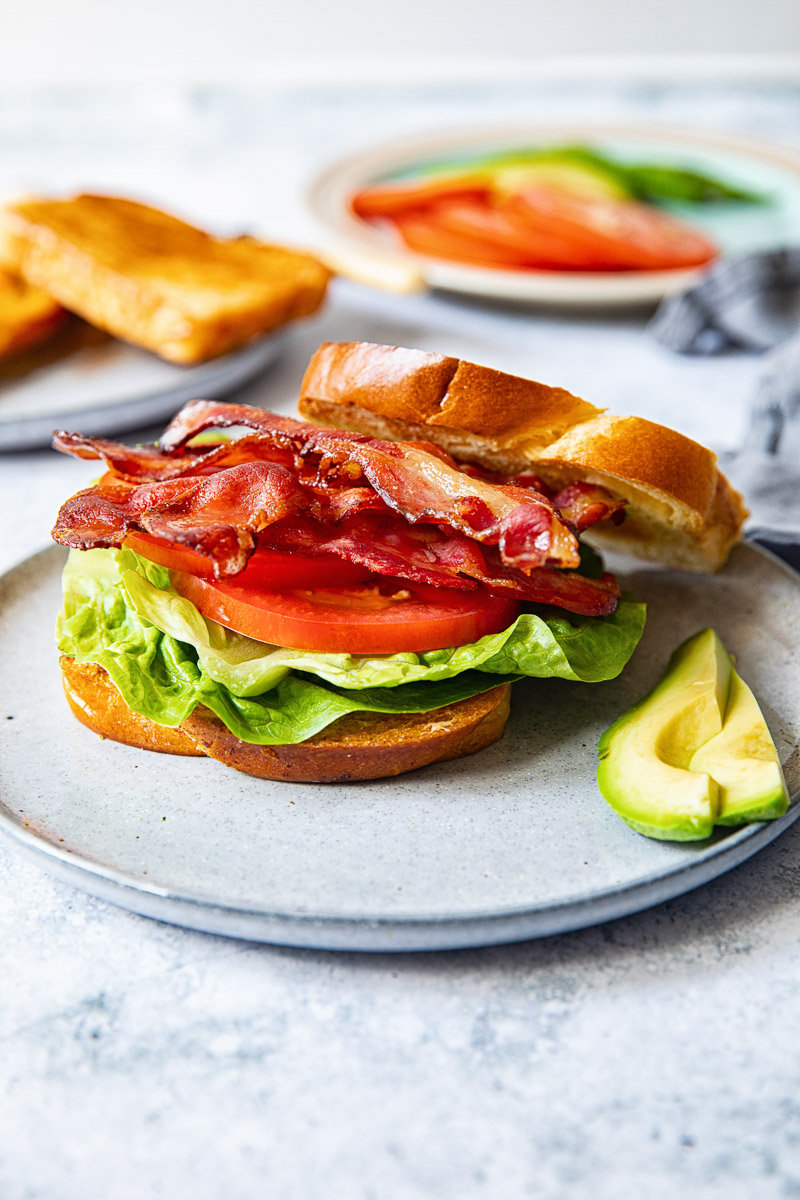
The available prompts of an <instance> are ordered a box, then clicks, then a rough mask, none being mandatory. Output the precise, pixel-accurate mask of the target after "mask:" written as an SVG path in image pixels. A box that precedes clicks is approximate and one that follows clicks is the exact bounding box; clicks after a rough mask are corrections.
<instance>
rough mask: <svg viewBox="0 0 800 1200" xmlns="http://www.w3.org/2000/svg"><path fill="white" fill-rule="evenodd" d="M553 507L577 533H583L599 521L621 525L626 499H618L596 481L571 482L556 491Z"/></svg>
mask: <svg viewBox="0 0 800 1200" xmlns="http://www.w3.org/2000/svg"><path fill="white" fill-rule="evenodd" d="M552 500H553V507H554V508H557V509H558V511H559V512H560V513H561V516H562V517H563V518H564V520H565V521H566V522H567V524H568V525H570V526H571V527H572V528H573V529H574V530H575V532H576V533H582V532H583V530H584V529H588V528H589V526H590V525H596V524H597V522H598V521H609V520H610V521H611V522H612V523H613V524H614V525H619V523H620V521H622V520H623V518H624V516H625V501H624V500H621V499H617V498H616V497H615V496H612V495H611V494H610V492H607V491H606V489H605V488H603V487H599V486H598V485H597V484H594V483H571V484H569V486H568V487H565V488H562V489H561V491H560V492H556V494H555V496H553V498H552Z"/></svg>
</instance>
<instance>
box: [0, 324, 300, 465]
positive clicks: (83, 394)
mask: <svg viewBox="0 0 800 1200" xmlns="http://www.w3.org/2000/svg"><path fill="white" fill-rule="evenodd" d="M86 329H87V327H85V326H82V325H81V326H80V327H79V328H78V329H77V332H76V331H75V330H74V329H70V330H69V331H66V334H65V336H68V337H69V338H71V339H72V341H71V343H70V344H69V345H68V346H67V347H66V349H67V351H68V352H67V353H65V354H64V355H63V357H59V356H58V347H56V348H55V350H54V351H53V356H52V357H51V348H49V347H46V346H45V347H42V348H41V349H40V350H39V351H35V352H33V351H32V352H31V354H30V355H29V356H28V357H29V359H30V362H31V369H30V370H25V371H24V372H20V371H18V370H17V369H16V367H17V364H15V363H11V364H6V365H5V366H4V367H2V368H0V450H31V449H36V448H37V447H39V446H49V445H50V438H51V436H52V433H53V430H54V429H57V428H60V429H63V428H65V427H72V428H74V427H76V426H78V427H79V428H80V430H81V432H82V433H84V434H86V435H87V436H88V437H96V436H105V437H111V436H115V435H117V434H121V433H127V432H129V431H130V430H132V429H144V428H145V427H146V426H148V425H153V424H156V423H158V422H159V421H162V420H164V419H165V418H167V417H171V416H172V415H173V413H174V412H175V411H176V410H177V409H179V408H180V406H181V405H182V404H184V403H185V402H186V401H187V400H196V399H197V397H198V396H202V397H203V398H204V399H207V400H214V399H218V398H219V397H221V396H227V395H229V394H230V393H231V392H233V391H235V390H236V389H237V388H239V387H242V386H243V385H244V384H245V383H247V382H248V381H249V380H250V379H253V378H254V377H255V376H256V375H259V374H260V373H261V372H262V371H264V370H266V368H267V367H268V366H269V365H270V364H271V363H272V362H274V360H275V359H276V358H277V356H278V354H279V352H280V350H281V347H282V344H283V336H284V335H283V332H282V331H281V332H279V333H275V334H270V335H269V336H267V337H265V338H259V340H258V341H257V342H251V343H250V345H248V346H244V347H243V348H242V349H241V350H236V351H234V353H232V354H226V355H223V357H222V358H215V359H212V361H211V362H207V363H200V364H199V365H198V366H195V367H179V366H177V365H176V364H175V363H168V362H165V361H164V360H163V359H161V358H157V357H156V355H155V354H148V353H147V351H146V350H139V349H137V348H136V347H135V346H130V345H128V343H127V342H120V341H117V340H116V339H115V338H106V337H104V336H103V335H100V334H97V332H96V331H91V333H90V335H89V336H88V337H86V338H85V339H84V342H83V344H81V334H82V331H86ZM26 365H27V360H26V362H25V363H23V364H22V366H26Z"/></svg>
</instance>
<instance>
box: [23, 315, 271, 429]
mask: <svg viewBox="0 0 800 1200" xmlns="http://www.w3.org/2000/svg"><path fill="white" fill-rule="evenodd" d="M286 335H287V329H286V327H285V326H281V327H279V328H277V329H274V330H271V331H270V332H269V333H266V334H264V335H263V336H261V337H258V338H254V339H252V340H251V341H250V342H248V343H246V344H245V345H244V346H240V347H239V348H238V349H236V350H232V351H231V352H230V353H229V354H222V355H220V356H219V357H218V358H213V359H209V360H208V361H206V362H203V363H194V364H191V365H189V366H188V368H187V371H186V374H185V375H184V376H183V377H182V378H180V379H176V380H175V382H174V383H173V384H171V385H170V386H169V387H162V388H158V387H156V388H153V389H152V390H149V391H147V392H142V393H141V395H139V396H133V397H128V398H127V399H123V400H119V401H116V402H112V403H105V404H103V403H100V404H96V405H93V406H92V407H91V408H79V409H70V410H65V411H62V412H57V413H52V414H47V413H40V414H38V415H36V416H32V417H11V418H8V419H4V418H3V417H2V397H1V396H0V453H4V452H8V451H18V450H34V449H41V448H44V447H47V446H49V445H50V439H51V437H52V435H53V431H54V429H56V428H63V427H64V425H63V422H69V421H80V423H81V426H82V427H83V430H84V432H85V433H86V435H87V436H102V435H104V434H106V435H107V434H112V435H113V434H121V433H130V432H131V431H132V430H136V429H145V428H147V426H148V425H149V424H152V423H153V422H155V421H159V420H162V419H163V418H165V417H167V416H170V415H171V414H172V412H174V411H175V410H176V409H177V408H179V407H180V405H181V404H184V403H186V401H187V400H188V399H191V398H193V396H192V393H194V392H196V391H208V392H209V398H212V399H213V398H215V397H219V396H223V395H226V394H227V393H228V392H232V391H235V390H236V389H237V388H239V387H242V386H244V384H246V383H247V382H248V381H249V380H251V379H252V378H253V377H254V376H255V375H257V374H259V373H260V372H261V371H262V370H266V369H267V368H268V367H269V366H271V365H272V363H274V362H275V360H276V358H277V357H278V356H279V355H280V354H281V352H282V350H283V348H284V344H285V340H286ZM115 340H116V341H120V340H121V339H119V338H117V339H115ZM122 344H123V345H126V344H127V343H122ZM132 349H134V350H142V347H140V346H133V347H132ZM153 357H157V356H155V355H154V356H153ZM169 365H171V366H180V365H181V364H178V363H171V364H169ZM45 369H46V368H45ZM201 372H205V373H206V374H205V377H203V378H201V379H200V380H199V382H198V380H197V376H198V375H199V374H200V373H201Z"/></svg>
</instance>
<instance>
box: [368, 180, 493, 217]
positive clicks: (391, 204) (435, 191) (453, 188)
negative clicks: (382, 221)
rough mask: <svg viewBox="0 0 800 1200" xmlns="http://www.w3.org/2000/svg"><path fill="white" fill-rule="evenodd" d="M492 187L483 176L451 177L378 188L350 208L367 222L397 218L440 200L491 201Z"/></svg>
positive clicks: (393, 184)
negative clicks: (481, 199) (382, 218)
mask: <svg viewBox="0 0 800 1200" xmlns="http://www.w3.org/2000/svg"><path fill="white" fill-rule="evenodd" d="M490 192H491V187H490V184H489V182H488V180H487V179H486V178H482V177H481V176H480V175H458V176H455V175H451V176H444V177H440V178H437V179H428V180H408V181H406V182H401V183H384V184H380V183H379V184H376V185H375V186H374V187H368V188H364V190H363V191H360V192H357V193H356V195H355V196H353V199H352V200H351V201H350V206H351V208H352V210H353V212H354V213H355V214H356V216H357V217H361V218H362V219H363V220H365V221H369V220H374V219H376V218H379V217H395V216H400V215H402V214H403V213H408V212H412V211H414V210H416V209H420V208H427V207H428V205H430V204H435V203H436V201H437V200H449V199H453V198H457V199H467V198H469V199H479V198H481V197H483V198H484V199H488V197H489V195H490Z"/></svg>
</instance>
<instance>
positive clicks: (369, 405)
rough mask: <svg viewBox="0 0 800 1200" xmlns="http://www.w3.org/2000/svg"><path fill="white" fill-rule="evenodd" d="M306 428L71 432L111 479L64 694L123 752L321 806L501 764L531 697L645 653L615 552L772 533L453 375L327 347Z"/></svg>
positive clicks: (550, 391) (600, 434)
mask: <svg viewBox="0 0 800 1200" xmlns="http://www.w3.org/2000/svg"><path fill="white" fill-rule="evenodd" d="M300 408H301V413H302V415H303V416H304V417H313V418H314V421H313V422H312V421H309V420H296V419H293V418H290V417H285V416H279V415H276V414H272V413H268V412H264V411H263V410H261V409H258V408H253V407H249V406H246V405H240V404H222V403H214V402H206V401H196V402H193V403H191V404H188V405H186V406H185V407H184V408H183V409H182V410H181V412H180V413H178V415H177V416H176V417H175V418H174V420H173V421H172V422H171V424H170V425H169V426H168V428H167V430H166V431H165V433H164V434H163V436H162V437H161V439H160V441H159V442H158V443H157V444H153V445H146V446H139V447H128V446H124V445H121V444H118V443H113V442H108V441H104V440H102V439H97V438H86V437H82V436H80V435H79V434H70V433H66V432H61V433H58V434H56V436H55V440H54V445H55V447H56V448H57V449H59V450H61V451H64V452H66V453H69V454H73V455H76V456H78V457H81V458H88V459H98V460H100V461H101V462H102V463H103V465H104V468H105V470H104V473H103V474H102V475H101V476H100V478H99V479H98V481H97V482H96V483H95V484H94V485H93V486H92V487H90V488H87V489H85V490H84V491H82V492H79V493H78V494H77V495H76V496H74V497H72V499H70V500H68V501H67V502H66V503H65V504H64V505H63V506H62V508H61V510H60V512H59V515H58V520H57V522H56V525H55V528H54V530H53V536H54V538H55V540H56V541H58V542H60V543H61V544H62V545H65V546H68V547H70V555H69V558H68V561H67V565H66V567H65V571H64V604H63V609H62V611H61V614H60V616H59V621H58V633H57V638H58V646H59V649H60V651H61V655H62V657H61V667H62V673H63V680H64V687H65V691H66V695H67V699H68V701H69V704H70V707H71V708H72V711H73V712H74V713H75V715H76V716H77V717H78V719H79V720H80V721H81V722H83V724H85V725H87V726H88V727H89V728H91V729H93V730H94V731H95V732H96V733H99V734H101V735H102V736H104V737H109V738H113V739H115V740H117V741H120V742H124V743H127V744H129V745H134V746H139V747H144V748H147V749H152V750H160V751H166V752H170V753H175V754H190V755H207V756H209V757H211V758H215V759H217V760H219V761H221V762H223V763H226V764H227V765H229V766H232V767H234V768H236V769H238V770H241V771H244V772H247V773H249V774H253V775H257V776H261V777H263V778H269V779H281V780H287V781H294V782H330V781H342V780H358V779H372V778H379V777H382V776H389V775H396V774H400V773H401V772H404V771H408V770H412V769H414V768H417V767H421V766H424V765H426V764H428V763H432V762H438V761H443V760H445V759H452V758H457V757H461V756H463V755H466V754H471V753H474V752H476V751H478V750H481V749H483V748H484V747H486V746H488V745H489V744H491V743H492V742H494V741H496V740H497V739H498V738H499V737H500V736H501V735H502V732H503V727H504V725H505V720H506V717H507V715H508V710H509V701H510V693H511V691H512V689H513V685H514V683H515V682H516V681H517V680H519V679H521V678H523V677H525V676H533V677H548V676H557V677H561V678H564V679H569V680H574V681H581V682H586V683H595V682H600V681H602V680H605V679H611V678H614V677H615V676H616V675H617V674H619V672H620V671H621V670H622V669H623V667H624V666H625V663H626V662H627V661H628V659H629V658H630V656H631V654H632V653H633V651H634V649H635V647H636V644H637V642H638V640H639V638H640V636H641V633H642V630H643V626H644V619H645V613H644V606H643V605H641V604H639V603H637V602H636V601H635V600H634V599H633V598H631V597H628V596H624V595H621V593H620V586H619V583H618V581H617V579H616V578H615V577H614V576H613V575H612V574H611V573H609V572H607V571H605V570H604V568H603V564H602V561H601V559H600V557H599V555H598V554H597V552H596V550H594V549H592V546H591V545H590V544H589V542H590V540H591V541H592V542H593V543H597V544H603V545H614V544H619V545H620V546H621V547H622V548H624V549H626V550H629V551H630V550H632V551H634V552H636V553H641V554H644V555H645V556H647V557H651V558H654V557H661V558H662V559H663V560H664V561H666V562H669V563H671V564H672V565H681V566H689V567H690V568H692V569H705V570H713V569H715V568H716V567H718V566H720V565H721V563H722V561H723V560H724V557H725V554H726V553H727V550H728V549H729V548H730V546H731V545H732V544H733V542H734V541H735V540H736V537H737V536H738V534H739V529H740V526H741V523H742V520H743V518H744V515H745V510H744V507H743V505H742V502H741V498H740V497H738V496H737V494H736V493H735V492H734V491H733V490H732V489H731V488H730V486H729V485H728V484H727V482H726V481H725V480H724V479H723V477H722V476H721V475H720V474H719V472H718V471H717V468H716V465H715V462H714V457H713V455H712V454H711V453H710V452H709V451H707V450H704V449H703V448H702V447H699V446H697V444H696V443H694V442H692V441H690V440H689V439H687V438H684V437H682V436H681V435H679V434H676V433H673V432H672V431H670V430H666V429H662V428H661V427H660V426H655V425H653V424H652V423H650V422H644V421H643V422H639V421H637V420H636V419H635V418H608V417H606V416H605V414H599V413H598V410H596V409H594V408H593V407H592V406H591V405H589V404H587V403H586V402H585V401H583V400H580V399H578V398H577V397H575V396H572V395H570V394H569V393H568V392H566V391H563V390H562V389H559V388H548V387H546V386H545V385H543V384H538V383H533V382H531V381H526V380H522V379H519V378H517V377H514V376H510V375H506V374H504V373H502V372H499V371H492V370H490V369H488V368H485V367H478V366H476V365H474V364H470V363H464V362H460V361H459V360H456V359H450V358H446V357H444V356H439V355H433V354H425V353H423V352H420V351H414V350H403V349H400V348H395V347H383V346H370V345H367V344H362V343H347V344H328V345H324V346H322V347H320V349H319V350H318V351H317V353H316V354H315V355H314V357H313V358H312V360H311V363H310V365H309V368H308V370H307V372H306V375H305V378H304V380H303V384H302V387H301V398H300ZM630 422H633V424H630ZM659 439H660V440H659ZM592 442H594V445H595V451H594V458H593V456H592ZM659 447H660V452H658V448H659ZM648 456H649V457H648ZM654 543H658V545H654Z"/></svg>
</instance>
